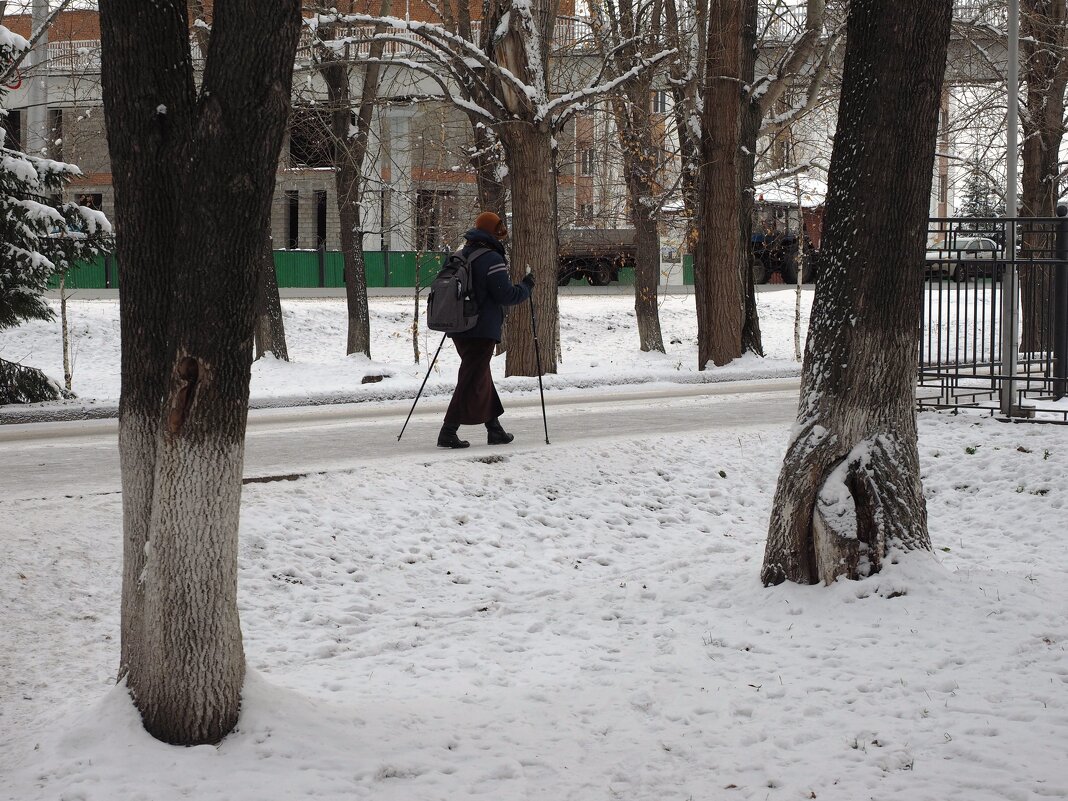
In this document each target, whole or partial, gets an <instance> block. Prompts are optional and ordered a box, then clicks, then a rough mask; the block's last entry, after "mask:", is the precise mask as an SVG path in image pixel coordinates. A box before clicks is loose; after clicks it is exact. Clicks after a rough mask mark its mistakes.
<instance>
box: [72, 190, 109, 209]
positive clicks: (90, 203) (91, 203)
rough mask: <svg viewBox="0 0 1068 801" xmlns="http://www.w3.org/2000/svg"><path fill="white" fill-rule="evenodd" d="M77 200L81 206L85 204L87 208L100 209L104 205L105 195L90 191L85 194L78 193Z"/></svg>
mask: <svg viewBox="0 0 1068 801" xmlns="http://www.w3.org/2000/svg"><path fill="white" fill-rule="evenodd" d="M75 202H76V203H77V204H78V205H79V206H85V207H86V208H87V209H96V210H97V211H100V210H101V209H102V208H103V206H104V196H103V195H102V194H101V193H100V192H90V193H88V194H84V195H78V197H77V198H75Z"/></svg>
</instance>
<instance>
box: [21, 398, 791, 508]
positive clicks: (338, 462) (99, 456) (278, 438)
mask: <svg viewBox="0 0 1068 801" xmlns="http://www.w3.org/2000/svg"><path fill="white" fill-rule="evenodd" d="M797 386H798V381H797V379H781V380H765V381H739V382H730V383H718V384H699V385H681V386H670V387H664V386H659V387H656V388H628V389H624V388H620V387H611V388H605V389H601V390H598V391H581V392H560V393H550V395H549V396H547V397H546V407H547V416H548V422H549V439H550V442H551V443H553V444H563V443H574V442H576V441H581V440H597V439H607V438H615V437H633V436H640V435H645V434H649V433H655V432H662V433H673V432H680V431H701V430H706V429H719V428H724V427H740V426H746V425H750V424H764V423H768V422H782V423H788V422H791V421H792V420H793V419H794V416H795V414H796V411H797ZM446 404H447V401H445V400H426V401H421V402H420V404H419V406H418V408H417V409H416V412H415V414H414V415H413V416H412V420H411V422H410V423H409V424H408V428H407V431H406V432H405V434H404V437H403V439H401V440H400V441H399V442H398V441H397V434H398V433H399V432H400V429H401V425H402V424H403V422H404V418H405V416H406V415H407V414H408V409H409V408H410V401H404V402H396V401H394V402H388V403H375V404H367V403H363V404H346V405H338V406H325V407H324V406H317V407H302V408H286V409H263V410H257V411H252V412H250V413H249V425H248V436H247V438H246V447H245V476H246V480H248V479H253V480H255V479H267V478H272V477H280V476H286V475H292V474H301V473H309V472H327V471H332V470H346V469H354V468H359V467H361V466H376V465H382V467H381V468H380V469H389V468H388V466H387V465H385V464H384V463H386V462H388V461H389V460H391V459H398V460H400V461H402V462H403V461H405V460H407V459H418V460H419V461H421V462H426V461H434V460H436V459H441V458H446V457H449V458H451V457H452V456H455V453H453V452H450V451H445V450H440V449H438V448H436V447H435V446H434V441H435V438H436V436H437V430H438V427H439V426H440V424H441V417H442V414H443V412H444V409H445V406H446ZM505 405H506V414H505V416H504V418H502V419H503V421H504V423H505V426H506V427H507V429H508V430H509V431H511V432H512V433H514V434H515V435H516V441H515V442H514V443H512V444H511V445H509V446H507V448H508V449H510V450H512V451H515V450H520V449H522V450H527V449H534V448H544V447H546V445H545V433H544V429H543V424H542V415H541V405H540V401H539V398H538V395H537V394H536V393H535V394H532V395H525V396H516V395H509V396H508V397H506V398H505ZM116 432H117V421H116V420H113V419H109V420H85V421H77V422H61V423H31V424H26V425H6V426H2V427H0V465H2V466H3V467H2V472H0V508H2V505H3V503H4V501H6V500H16V499H24V498H46V497H61V496H64V495H84V494H92V493H106V492H118V491H119V489H120V479H119V456H118V448H117V446H116ZM461 435H462V436H464V437H465V438H467V439H469V440H470V441H471V443H472V447H471V449H470V450H468V451H467V453H470V454H471V455H472V456H474V455H476V453H478V452H483V453H486V454H489V453H498V452H500V451H501V450H502V448H501V447H496V448H490V447H489V446H487V445H486V444H485V439H484V434H483V432H482V431H481V430H476V429H475V428H474V427H465V428H463V429H461ZM549 447H551V445H550V446H549Z"/></svg>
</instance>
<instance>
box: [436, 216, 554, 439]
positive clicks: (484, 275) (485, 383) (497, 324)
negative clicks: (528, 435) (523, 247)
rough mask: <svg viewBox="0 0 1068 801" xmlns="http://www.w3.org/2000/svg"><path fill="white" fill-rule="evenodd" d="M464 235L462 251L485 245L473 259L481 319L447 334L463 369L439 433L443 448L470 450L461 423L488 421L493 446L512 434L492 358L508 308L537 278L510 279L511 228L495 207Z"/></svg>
mask: <svg viewBox="0 0 1068 801" xmlns="http://www.w3.org/2000/svg"><path fill="white" fill-rule="evenodd" d="M464 238H465V239H466V240H467V243H466V244H465V245H464V247H463V251H462V252H463V254H464V255H465V256H468V255H470V254H471V253H473V252H475V251H476V250H480V249H486V252H484V253H482V254H481V255H479V256H478V257H477V258H475V260H474V261H473V262H472V263H471V283H472V285H473V286H474V290H475V291H474V294H475V300H476V301H477V303H478V323H476V324H475V327H474V328H471V329H469V330H467V331H463V332H461V333H456V334H449V336H450V337H451V338H452V341H453V344H454V345H456V352H457V353H459V354H460V370H459V373H458V374H457V376H456V389H455V390H453V393H452V401H451V402H450V403H449V408H448V409H447V410H446V412H445V422H444V424H443V425H442V427H441V432H440V433H439V434H438V447H439V448H466V447H467V446H468V445H470V444H471V443H469V442H467V441H466V440H462V439H460V437H459V436H458V434H457V432H458V431H459V429H460V426H462V425H485V426H486V434H487V442H488V443H489V444H490V445H507V444H508V443H509V442H511V441H512V440H513V439H514V437H513V436H512V435H511V434H509V433H508V432H507V431H505V430H504V428H502V427H501V422H500V420H499V419H498V418H499V417H500V416H501V415H502V414H503V413H504V406H502V405H501V399H500V396H499V395H498V394H497V388H496V387H494V386H493V375H492V374H491V373H490V359H491V358H493V351H494V350H495V348H496V346H497V343H499V342H500V341H501V328H502V326H503V325H504V307H505V306H517V305H519V304H520V303H522V302H523V301H525V300H529V299H530V291H531V289H532V288H533V286H534V276H533V275H530V274H528V275H527V276H526V277H524V278H523V281H522V282H521V283H518V284H513V283H512V281H511V279H510V278H509V277H508V260H507V258H506V257H505V255H504V240H505V239H507V238H508V227H507V226H506V225H505V224H504V221H503V220H502V219H501V218H500V217H499V216H498V215H496V214H494V213H493V212H492V211H484V212H482V213H481V214H479V215H478V217H476V218H475V227H474V228H472V229H471V230H470V231H468V232H467V233H466V234H465V235H464Z"/></svg>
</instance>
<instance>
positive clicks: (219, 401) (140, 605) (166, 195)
mask: <svg viewBox="0 0 1068 801" xmlns="http://www.w3.org/2000/svg"><path fill="white" fill-rule="evenodd" d="M100 23H101V40H102V47H103V58H102V59H101V62H102V65H103V67H102V82H103V98H104V108H105V112H106V118H107V125H108V146H109V151H110V155H111V163H112V168H113V176H114V185H115V219H116V223H117V224H116V229H117V230H118V232H119V233H118V238H117V253H118V260H119V264H120V269H121V271H122V273H121V281H120V287H121V289H120V293H121V295H120V306H121V316H120V317H121V322H120V325H121V330H122V393H121V397H120V408H119V448H120V458H121V464H122V483H123V530H124V565H123V595H122V622H121V632H122V648H121V664H120V668H119V673H120V677H121V678H124V679H125V681H126V683H127V687H128V688H129V690H130V693H131V695H132V697H133V700H134V702H135V704H136V706H137V708H138V710H139V711H140V713H141V716H142V720H143V722H144V725H145V728H146V729H147V730H148V731H149V733H150V734H152V735H153V736H155V737H157V738H159V739H161V740H164V741H166V742H169V743H175V744H184V745H191V744H200V743H211V742H217V741H218V740H220V739H221V738H222V737H224V736H225V735H226V734H227V733H228V732H229V731H230V730H231V729H232V728H233V726H234V724H235V723H236V721H237V716H238V711H239V706H240V697H241V696H240V693H241V686H242V683H243V679H244V671H245V663H244V654H243V651H242V646H241V629H240V624H239V620H238V613H237V603H236V601H237V599H236V589H237V530H238V514H239V506H240V497H241V473H242V463H243V450H244V433H245V419H246V415H247V408H248V382H249V369H250V365H251V359H252V339H253V324H254V318H255V301H256V291H257V290H256V288H257V286H258V285H259V283H260V272H261V265H262V254H263V243H264V242H265V241H266V240H267V236H268V231H267V220H268V213H269V208H270V200H271V195H272V192H273V186H274V177H275V176H274V171H275V167H276V165H277V159H278V153H279V149H280V147H281V143H282V135H283V129H284V124H285V119H286V114H287V112H288V108H289V102H290V88H291V80H292V69H293V59H294V53H295V50H296V43H297V38H298V34H299V30H300V5H299V3H297V2H295V0H282V1H281V2H278V3H273V4H266V5H264V4H259V3H255V2H252V0H234V2H231V3H227V4H226V5H222V4H220V5H218V6H216V7H215V15H214V27H213V31H212V36H211V40H210V43H209V45H208V47H209V51H208V55H207V62H206V65H205V69H204V76H203V84H202V86H203V91H202V93H201V94H200V95H199V96H198V95H197V94H196V92H195V89H194V81H193V70H192V63H191V57H190V52H189V25H188V18H187V14H186V6H185V2H183V0H157V2H154V3H142V2H140V0H112V1H111V2H108V3H105V4H102V5H101V8H100ZM146 98H151V100H150V101H146ZM146 102H148V103H149V105H148V106H147V107H146V105H145V104H146ZM176 165H182V167H181V168H180V169H179V168H178V167H177V166H176Z"/></svg>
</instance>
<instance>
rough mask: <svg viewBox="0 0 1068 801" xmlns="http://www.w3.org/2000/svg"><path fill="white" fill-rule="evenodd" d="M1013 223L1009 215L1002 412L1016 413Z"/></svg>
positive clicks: (1016, 294)
mask: <svg viewBox="0 0 1068 801" xmlns="http://www.w3.org/2000/svg"><path fill="white" fill-rule="evenodd" d="M1016 224H1017V220H1016V219H1015V218H1010V219H1009V220H1008V221H1007V222H1006V225H1005V269H1004V271H1003V272H1002V275H1001V324H1000V327H1001V330H1000V332H999V333H1000V335H1001V398H1000V400H1001V413H1002V414H1003V415H1005V416H1006V417H1012V416H1013V415H1014V414H1015V413H1016V399H1015V398H1014V397H1013V393H1014V392H1015V391H1016V387H1015V385H1014V384H1015V378H1016V370H1017V367H1018V365H1019V361H1020V340H1019V337H1018V336H1017V331H1016V329H1017V327H1018V325H1019V323H1018V320H1017V319H1016V306H1017V303H1018V302H1019V294H1020V282H1019V280H1018V276H1017V274H1016Z"/></svg>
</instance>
